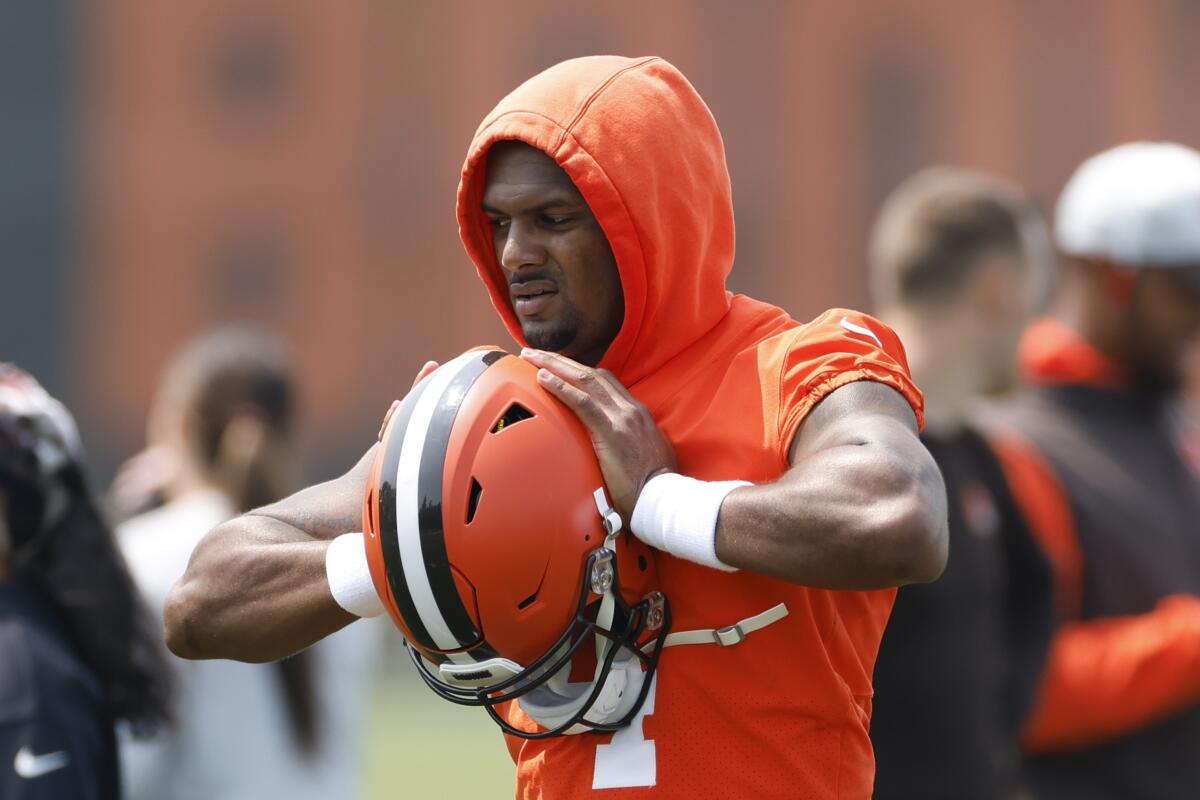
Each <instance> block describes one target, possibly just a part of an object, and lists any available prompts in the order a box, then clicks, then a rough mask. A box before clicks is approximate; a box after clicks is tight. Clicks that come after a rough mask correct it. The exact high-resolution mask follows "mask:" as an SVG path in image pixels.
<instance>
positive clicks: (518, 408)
mask: <svg viewBox="0 0 1200 800" xmlns="http://www.w3.org/2000/svg"><path fill="white" fill-rule="evenodd" d="M534 416H536V415H535V414H534V413H533V412H532V411H530V410H529V409H528V408H526V407H525V406H523V405H521V404H520V403H513V404H512V405H510V406H509V407H508V408H507V409H506V410H505V412H504V413H503V414H502V415H501V416H500V419H498V420H496V424H495V425H493V426H492V433H499V432H500V431H502V430H504V429H505V428H507V427H509V426H510V425H516V424H517V423H518V422H520V421H522V420H526V419H533V417H534Z"/></svg>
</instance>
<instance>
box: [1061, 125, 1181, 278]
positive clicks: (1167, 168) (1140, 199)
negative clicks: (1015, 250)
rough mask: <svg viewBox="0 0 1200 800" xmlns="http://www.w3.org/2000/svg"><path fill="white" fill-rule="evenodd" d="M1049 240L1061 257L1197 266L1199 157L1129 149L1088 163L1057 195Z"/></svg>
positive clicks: (1155, 146)
mask: <svg viewBox="0 0 1200 800" xmlns="http://www.w3.org/2000/svg"><path fill="white" fill-rule="evenodd" d="M1054 233H1055V240H1056V241H1057V243H1058V246H1059V249H1060V250H1062V252H1064V253H1066V254H1067V255H1073V256H1080V257H1085V258H1086V257H1091V258H1104V259H1109V260H1111V261H1114V262H1116V263H1119V264H1124V265H1127V266H1134V267H1136V266H1156V267H1200V153H1198V152H1196V151H1195V150H1193V149H1191V148H1190V147H1184V146H1182V145H1178V144H1171V143H1168V142H1133V143H1131V144H1123V145H1121V146H1119V147H1114V148H1113V149H1111V150H1106V151H1104V152H1103V153H1100V154H1098V155H1095V156H1092V157H1091V158H1089V159H1088V160H1087V161H1085V162H1083V164H1082V165H1080V167H1079V169H1077V170H1075V174H1074V175H1072V176H1071V179H1070V180H1069V181H1067V185H1066V187H1065V188H1064V189H1063V191H1062V194H1061V195H1059V198H1058V208H1057V212H1056V220H1055V230H1054Z"/></svg>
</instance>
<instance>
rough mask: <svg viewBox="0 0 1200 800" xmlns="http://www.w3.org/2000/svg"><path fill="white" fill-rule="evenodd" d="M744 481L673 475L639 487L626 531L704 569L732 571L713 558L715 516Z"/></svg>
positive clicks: (715, 534) (660, 476)
mask: <svg viewBox="0 0 1200 800" xmlns="http://www.w3.org/2000/svg"><path fill="white" fill-rule="evenodd" d="M750 485H751V484H750V483H749V482H748V481H711V482H710V481H700V480H696V479H695V478H688V477H686V476H684V475H679V474H676V473H674V472H667V473H664V474H662V475H656V476H655V477H653V478H651V479H650V480H649V481H647V482H646V485H645V486H643V487H642V493H641V494H640V495H639V496H638V499H637V505H635V506H634V508H633V519H631V520H630V529H631V530H632V531H633V534H634V535H635V536H637V537H638V538H639V539H641V540H642V541H643V542H645V543H646V544H648V545H650V546H651V547H657V548H658V549H659V550H664V551H666V552H668V553H670V554H671V555H673V556H676V557H678V558H683V559H686V560H688V561H694V562H696V563H697V564H703V565H704V566H706V567H712V568H713V569H720V570H724V571H726V572H735V571H736V569H737V568H736V567H731V566H729V565H727V564H724V563H722V562H721V560H720V559H718V558H717V515H718V514H720V513H721V503H723V502H725V496H726V495H727V494H729V493H730V492H732V491H733V490H734V489H737V488H738V487H741V486H750Z"/></svg>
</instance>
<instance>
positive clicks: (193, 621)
mask: <svg viewBox="0 0 1200 800" xmlns="http://www.w3.org/2000/svg"><path fill="white" fill-rule="evenodd" d="M374 457H375V448H374V447H372V448H371V449H370V450H369V451H368V452H367V454H366V455H365V456H363V458H362V459H361V460H360V461H359V462H358V464H356V465H355V466H354V468H352V469H351V470H350V471H349V472H347V473H346V474H345V475H343V476H341V477H340V478H335V479H334V480H331V481H328V482H326V483H321V484H318V485H316V486H312V487H310V488H308V489H304V490H303V491H300V492H297V493H296V494H294V495H292V496H291V497H288V498H286V499H284V500H281V501H279V502H278V503H275V504H273V505H269V506H264V507H263V508H259V509H255V510H254V511H251V512H250V513H248V514H243V515H242V516H240V517H236V518H234V519H232V520H230V521H229V522H226V523H223V524H221V525H219V526H217V527H216V528H214V529H213V530H212V531H210V532H209V533H208V534H207V535H206V536H205V537H204V538H203V539H202V540H201V541H200V544H199V545H197V546H196V549H195V551H194V552H193V553H192V557H191V560H190V561H189V562H188V567H187V571H186V572H184V574H183V577H182V578H180V579H179V581H178V582H177V583H176V584H175V585H174V586H173V587H172V588H171V592H170V594H168V595H167V604H166V609H165V611H164V614H163V622H164V625H165V627H166V639H167V646H168V647H169V648H170V649H171V652H173V653H175V654H176V655H177V656H180V657H182V658H230V659H235V660H238V661H253V662H263V661H276V660H278V659H281V658H284V657H286V656H289V655H292V654H293V653H296V652H299V651H300V650H303V649H304V648H306V647H308V646H310V645H312V644H314V643H316V642H318V641H320V640H321V639H323V638H325V637H326V636H328V635H329V634H331V633H334V632H335V631H338V630H340V629H341V628H344V627H345V626H346V625H349V624H350V623H351V622H353V621H354V620H355V619H357V617H355V616H354V615H353V614H350V613H348V612H347V611H345V610H343V609H342V608H341V607H340V606H339V605H338V604H337V603H336V602H335V601H334V599H333V595H331V594H330V592H329V582H328V580H327V579H326V577H325V551H326V549H327V548H328V546H329V542H330V540H332V539H333V538H334V537H336V536H339V535H341V534H343V533H349V532H352V531H360V530H362V502H363V493H364V491H365V489H366V484H367V476H368V474H369V472H370V469H371V462H372V460H373V459H374Z"/></svg>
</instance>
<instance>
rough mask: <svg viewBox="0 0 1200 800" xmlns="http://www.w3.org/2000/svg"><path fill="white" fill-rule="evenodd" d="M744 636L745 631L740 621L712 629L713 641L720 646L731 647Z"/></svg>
mask: <svg viewBox="0 0 1200 800" xmlns="http://www.w3.org/2000/svg"><path fill="white" fill-rule="evenodd" d="M745 638H746V632H745V631H743V630H742V626H741V623H738V624H736V625H726V626H725V627H724V628H717V629H716V630H715V631H713V641H714V642H715V643H717V644H719V645H721V647H732V646H733V645H735V644H737V643H739V642H741V641H742V640H743V639H745Z"/></svg>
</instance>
